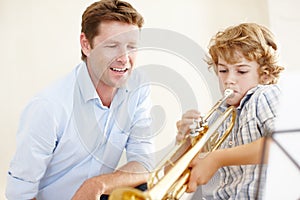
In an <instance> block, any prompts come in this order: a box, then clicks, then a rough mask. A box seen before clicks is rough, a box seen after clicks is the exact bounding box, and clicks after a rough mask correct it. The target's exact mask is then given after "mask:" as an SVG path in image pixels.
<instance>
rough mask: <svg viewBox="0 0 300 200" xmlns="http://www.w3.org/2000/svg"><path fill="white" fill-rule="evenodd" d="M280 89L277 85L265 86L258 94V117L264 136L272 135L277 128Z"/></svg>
mask: <svg viewBox="0 0 300 200" xmlns="http://www.w3.org/2000/svg"><path fill="white" fill-rule="evenodd" d="M279 97H280V90H279V88H278V87H277V86H276V85H270V86H267V87H265V88H264V89H263V90H262V91H261V92H260V93H259V96H258V99H257V101H258V104H257V109H256V110H257V118H258V120H259V122H260V124H261V127H262V134H263V135H262V136H267V135H270V134H271V133H272V132H273V131H274V128H275V124H274V122H275V119H276V117H277V108H278V106H279Z"/></svg>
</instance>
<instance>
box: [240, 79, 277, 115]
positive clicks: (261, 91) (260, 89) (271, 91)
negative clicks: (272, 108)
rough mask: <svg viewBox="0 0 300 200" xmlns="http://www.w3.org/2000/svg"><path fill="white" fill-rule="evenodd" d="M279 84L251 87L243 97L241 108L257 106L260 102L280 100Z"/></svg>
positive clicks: (267, 102) (272, 102) (268, 102)
mask: <svg viewBox="0 0 300 200" xmlns="http://www.w3.org/2000/svg"><path fill="white" fill-rule="evenodd" d="M280 93H281V92H280V89H279V87H278V85H275V84H272V85H258V86H256V87H254V88H252V89H250V90H249V91H248V92H247V94H246V95H245V97H244V98H243V99H242V101H241V104H240V109H242V108H244V107H245V106H246V105H247V106H250V105H251V106H254V107H257V106H258V104H261V103H262V102H265V103H266V104H274V103H276V102H278V100H279V96H280Z"/></svg>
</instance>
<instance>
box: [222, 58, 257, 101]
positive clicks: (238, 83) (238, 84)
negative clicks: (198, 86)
mask: <svg viewBox="0 0 300 200" xmlns="http://www.w3.org/2000/svg"><path fill="white" fill-rule="evenodd" d="M236 53H237V54H239V55H238V56H239V57H240V60H239V62H237V63H234V64H229V63H227V62H226V61H225V60H223V59H221V58H219V59H218V65H217V70H218V71H217V74H218V78H219V84H220V88H221V91H222V92H224V90H225V89H232V90H233V91H234V96H233V97H232V98H229V99H227V104H229V105H233V106H238V105H239V104H240V101H241V100H242V98H243V97H244V96H245V95H246V93H247V92H248V90H250V89H251V88H253V87H256V86H257V85H258V84H259V73H258V68H259V64H258V63H257V62H256V61H249V60H247V59H246V58H245V57H244V56H243V55H242V54H241V53H239V52H236Z"/></svg>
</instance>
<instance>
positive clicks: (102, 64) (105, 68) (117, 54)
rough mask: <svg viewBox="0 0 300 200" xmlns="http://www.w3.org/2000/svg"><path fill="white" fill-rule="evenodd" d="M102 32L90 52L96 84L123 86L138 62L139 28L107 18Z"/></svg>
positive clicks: (94, 40)
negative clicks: (136, 58)
mask: <svg viewBox="0 0 300 200" xmlns="http://www.w3.org/2000/svg"><path fill="white" fill-rule="evenodd" d="M98 31H99V34H98V35H97V36H96V37H95V38H94V39H93V45H92V46H93V49H92V50H91V52H90V54H89V55H87V63H88V69H89V73H90V76H91V78H92V80H93V82H94V84H95V85H96V86H100V85H101V86H105V87H111V88H119V87H120V86H122V85H123V84H124V83H125V82H126V80H127V78H128V76H129V75H130V73H131V71H132V69H133V66H134V64H135V57H136V48H137V43H138V39H139V29H138V27H137V26H136V25H132V24H127V23H122V22H116V21H104V22H101V24H100V25H99V30H98ZM99 84H100V85H99Z"/></svg>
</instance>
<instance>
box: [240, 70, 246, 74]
mask: <svg viewBox="0 0 300 200" xmlns="http://www.w3.org/2000/svg"><path fill="white" fill-rule="evenodd" d="M247 72H248V71H241V70H240V71H238V73H240V74H246V73H247Z"/></svg>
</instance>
